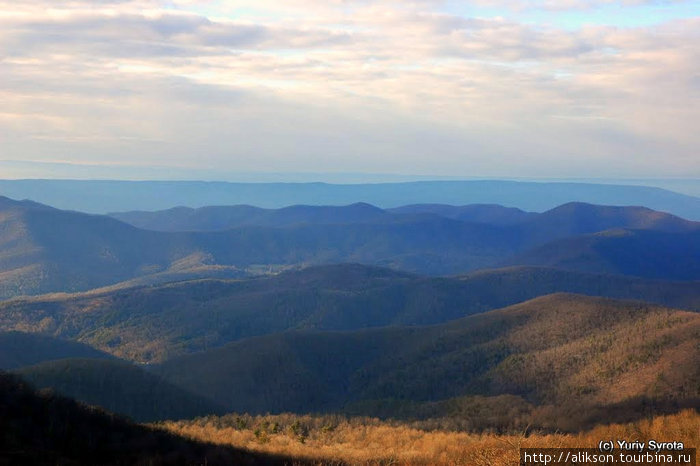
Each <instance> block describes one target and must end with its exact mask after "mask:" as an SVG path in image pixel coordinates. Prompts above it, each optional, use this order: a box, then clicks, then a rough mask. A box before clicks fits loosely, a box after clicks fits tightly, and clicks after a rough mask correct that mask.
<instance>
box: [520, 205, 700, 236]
mask: <svg viewBox="0 0 700 466" xmlns="http://www.w3.org/2000/svg"><path fill="white" fill-rule="evenodd" d="M611 229H630V230H654V231H664V232H669V233H687V232H693V231H700V223H699V222H691V221H688V220H685V219H683V218H680V217H676V216H674V215H671V214H668V213H665V212H657V211H655V210H651V209H648V208H646V207H617V206H605V205H593V204H585V203H582V202H569V203H567V204H563V205H561V206H558V207H555V208H554V209H551V210H548V211H546V212H543V213H541V214H536V215H533V216H530V217H529V218H527V219H525V220H524V221H523V222H521V224H520V225H519V231H520V232H521V235H522V236H523V237H525V238H527V240H526V243H528V244H529V245H538V244H543V243H547V242H550V241H553V240H556V239H561V238H567V237H572V236H579V235H584V234H590V233H598V232H602V231H606V230H611Z"/></svg>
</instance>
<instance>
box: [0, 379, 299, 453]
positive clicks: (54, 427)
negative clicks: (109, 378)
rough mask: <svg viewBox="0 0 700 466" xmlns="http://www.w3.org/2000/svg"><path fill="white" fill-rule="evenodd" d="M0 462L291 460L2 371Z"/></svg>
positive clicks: (0, 386)
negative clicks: (162, 427) (108, 408)
mask: <svg viewBox="0 0 700 466" xmlns="http://www.w3.org/2000/svg"><path fill="white" fill-rule="evenodd" d="M0 419H1V420H2V426H3V428H2V430H1V431H0V463H1V464H13V465H14V464H77V465H115V466H116V465H125V464H130V465H131V464H133V465H144V466H145V465H153V466H159V465H195V464H211V465H222V466H223V465H231V464H240V465H280V466H281V465H284V464H303V463H302V462H300V461H292V459H290V458H285V457H282V456H273V455H268V454H264V453H249V452H245V451H243V450H240V449H235V448H231V447H225V446H214V445H212V444H208V443H203V442H202V441H195V440H188V439H185V438H183V437H179V436H176V435H174V434H170V433H166V432H163V431H159V430H155V429H153V428H149V427H144V426H140V425H135V424H132V423H130V422H128V421H126V420H124V419H122V418H119V417H115V416H114V415H111V414H109V413H106V412H104V411H102V410H98V409H94V408H90V407H87V406H84V405H81V404H79V403H76V402H75V401H73V400H71V399H68V398H64V397H61V396H56V395H54V394H52V393H49V392H40V393H37V392H35V391H34V390H33V389H32V387H31V386H29V385H27V384H26V383H25V382H23V381H22V380H21V379H19V378H18V377H16V376H11V375H8V374H3V373H0Z"/></svg>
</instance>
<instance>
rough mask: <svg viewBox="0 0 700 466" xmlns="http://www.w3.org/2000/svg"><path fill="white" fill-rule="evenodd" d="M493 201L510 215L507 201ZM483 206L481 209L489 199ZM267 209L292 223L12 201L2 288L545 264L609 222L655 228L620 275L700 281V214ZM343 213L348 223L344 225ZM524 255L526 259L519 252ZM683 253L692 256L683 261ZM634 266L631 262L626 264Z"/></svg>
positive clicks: (2, 217)
mask: <svg viewBox="0 0 700 466" xmlns="http://www.w3.org/2000/svg"><path fill="white" fill-rule="evenodd" d="M487 210H489V211H492V212H496V213H498V212H503V208H501V207H489V208H488V209H487ZM480 211H481V213H482V214H483V208H480ZM263 217H265V218H267V220H265V221H266V222H270V221H272V222H273V223H275V222H278V223H279V222H282V224H281V225H275V226H262V225H248V226H239V227H236V228H231V229H226V230H223V231H197V232H157V231H151V230H143V229H139V228H136V227H134V226H131V225H128V224H126V223H123V222H120V221H118V220H116V219H114V218H111V217H107V216H101V215H90V214H83V213H79V212H72V211H62V210H58V209H54V208H51V207H47V206H43V205H41V204H36V203H33V202H17V201H12V200H10V199H7V198H3V199H2V202H0V297H5V298H8V297H13V296H18V295H23V294H24V295H31V294H41V293H46V292H56V291H65V292H74V291H83V290H88V289H93V288H99V287H104V286H110V285H115V284H117V283H119V282H131V283H132V284H138V283H159V282H161V283H162V282H166V281H169V280H173V279H187V278H199V277H207V276H216V277H236V276H244V275H246V274H251V273H255V271H256V270H257V271H260V270H271V269H276V270H279V269H284V268H288V267H304V266H308V265H317V264H329V263H343V262H358V263H363V264H368V265H378V266H386V267H391V268H394V269H397V270H403V271H409V272H415V273H421V274H430V275H445V274H457V273H464V272H468V271H472V270H476V269H483V268H489V267H494V266H498V265H500V264H510V263H512V262H511V261H512V260H515V258H518V261H519V262H518V263H520V264H525V265H527V264H540V263H542V260H543V259H541V258H540V257H539V256H538V255H537V250H535V251H534V252H532V254H535V256H531V255H528V250H530V249H533V248H538V247H544V246H545V245H546V243H547V242H552V241H556V240H559V239H563V238H567V237H572V235H582V234H589V233H597V232H598V229H599V228H653V229H655V230H648V231H649V232H652V233H650V234H643V235H630V236H629V238H628V239H622V240H620V241H617V242H616V247H618V248H622V250H624V249H625V248H626V246H625V241H630V242H631V243H632V244H631V246H630V248H632V249H631V250H640V251H644V254H645V258H646V259H648V261H647V263H650V262H651V263H656V267H655V268H654V269H653V270H651V269H649V267H646V268H645V267H641V268H640V267H638V269H634V267H632V269H633V270H628V269H629V267H627V268H625V267H618V271H619V272H618V273H628V274H631V275H637V276H642V277H653V278H683V279H696V278H700V272H699V271H698V270H697V267H694V266H692V263H691V265H690V266H689V267H688V268H687V270H685V271H683V270H680V269H679V265H678V264H683V263H685V262H683V260H685V261H686V262H687V261H688V260H690V259H693V257H694V256H692V255H691V256H690V259H688V258H687V257H686V258H685V259H683V256H684V255H685V256H687V254H686V253H684V252H683V249H684V248H685V249H686V250H690V251H695V250H696V249H697V243H698V242H699V241H700V228H699V225H700V223H698V222H691V221H687V220H683V219H681V218H678V217H674V216H672V215H670V214H664V213H659V212H655V211H652V210H649V209H644V208H633V207H629V208H618V207H605V206H590V205H581V204H567V205H564V206H561V207H559V208H556V209H553V210H551V211H548V212H545V213H543V214H536V215H534V216H526V218H525V219H524V220H523V221H521V222H519V223H514V224H508V225H504V224H502V220H496V223H497V224H488V223H475V222H466V221H461V220H455V219H453V218H446V217H441V216H439V215H437V214H435V213H431V212H425V213H412V214H391V213H387V212H386V211H383V210H381V209H378V208H376V207H373V206H369V205H365V204H355V205H352V206H347V207H309V206H298V207H294V208H289V209H282V210H280V211H274V212H272V214H270V213H269V212H268V213H266V214H265V215H264V216H263ZM497 217H498V215H497ZM270 219H272V220H270ZM344 219H346V220H347V222H348V223H342V221H343V220H344ZM319 222H320V223H319ZM327 222H333V223H327ZM645 231H647V230H645ZM654 232H657V233H664V235H665V236H664V237H665V238H667V239H666V240H663V241H661V242H659V239H658V238H659V237H660V236H659V235H655V234H654ZM673 235H675V236H673ZM685 243H688V244H687V245H686V244H685ZM635 248H636V249H635ZM664 248H666V249H664ZM614 253H616V252H615V251H611V250H607V249H605V250H603V251H602V252H599V253H598V256H597V257H598V261H597V262H596V263H594V264H593V265H591V264H590V263H585V264H583V265H581V264H582V263H580V262H575V261H574V262H568V263H558V262H555V263H552V264H551V265H556V266H558V267H563V268H572V269H574V270H577V268H576V267H578V266H582V267H584V268H582V269H581V270H585V271H590V272H610V271H611V269H610V267H608V265H607V262H608V261H609V259H608V258H607V256H606V254H614ZM523 257H524V258H526V259H527V261H526V262H522V260H521V259H520V258H523ZM679 258H680V259H683V260H680V261H677V259H679ZM637 262H639V261H637ZM634 264H635V261H634V260H631V261H630V264H628V265H632V266H633V265H634ZM674 264H676V265H674ZM642 265H644V264H642ZM134 280H136V282H134ZM139 280H140V282H139Z"/></svg>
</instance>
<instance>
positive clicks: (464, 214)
mask: <svg viewBox="0 0 700 466" xmlns="http://www.w3.org/2000/svg"><path fill="white" fill-rule="evenodd" d="M387 211H388V212H391V213H394V214H404V215H405V214H434V215H439V216H441V217H447V218H451V219H454V220H461V221H463V222H473V223H488V224H490V225H513V224H516V223H520V222H523V221H525V220H527V219H529V218H533V217H536V216H537V214H536V213H534V212H525V211H523V210H521V209H517V208H515V207H503V206H500V205H497V204H471V205H464V206H453V205H446V204H412V205H406V206H401V207H394V208H391V209H387Z"/></svg>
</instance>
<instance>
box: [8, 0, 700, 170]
mask: <svg viewBox="0 0 700 466" xmlns="http://www.w3.org/2000/svg"><path fill="white" fill-rule="evenodd" d="M699 36H700V2H697V1H667V2H658V1H644V0H636V1H635V0H627V1H615V0H588V1H584V0H557V1H555V0H528V1H517V2H516V1H511V0H477V1H472V2H467V1H459V2H458V1H440V0H403V1H399V0H362V1H346V0H330V1H327V2H312V1H308V0H287V1H285V2H279V1H271V0H258V1H256V2H250V1H237V0H233V1H198V0H171V1H168V2H161V1H158V0H103V1H101V2H88V1H81V0H72V1H67V0H65V1H64V0H56V1H52V2H42V1H34V0H29V1H26V2H21V3H18V2H8V1H3V0H0V100H1V101H2V102H3V109H1V110H0V147H1V148H2V149H1V151H0V161H2V160H5V161H15V162H19V163H15V162H13V163H5V164H4V165H3V164H2V163H0V176H2V177H6V178H12V177H19V176H37V177H51V176H60V177H65V176H70V173H71V170H72V168H71V167H76V168H75V169H73V170H74V172H75V173H88V172H91V171H90V170H93V169H94V167H102V168H101V172H102V173H104V172H105V171H106V172H107V173H109V172H110V170H111V169H110V167H113V169H112V173H114V176H115V177H120V178H128V177H133V178H143V177H144V176H151V174H153V173H160V174H162V176H163V177H168V176H173V177H174V176H177V177H181V175H180V174H181V173H192V174H193V176H195V177H206V176H210V175H206V174H207V173H209V174H211V173H231V174H232V175H231V176H232V177H233V176H235V174H236V173H284V172H296V173H342V172H350V173H362V172H365V173H385V174H392V173H400V174H404V175H413V176H429V175H439V176H460V177H506V178H517V177H522V178H581V177H592V178H605V177H609V178H640V177H653V178H658V177H671V178H673V177H682V178H688V177H690V178H692V177H700V157H699V156H698V147H700V135H699V134H698V132H697V130H696V127H695V126H696V123H695V122H697V121H700V102H699V99H700V92H699V91H700V45H698V44H700V37H699ZM59 166H60V167H63V168H61V169H60V170H58V169H57V168H56V167H59ZM52 167H53V168H52ZM77 167H93V168H90V170H87V169H78V168H77ZM176 174H178V175H176ZM76 176H77V175H76ZM154 176H155V175H154Z"/></svg>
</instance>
